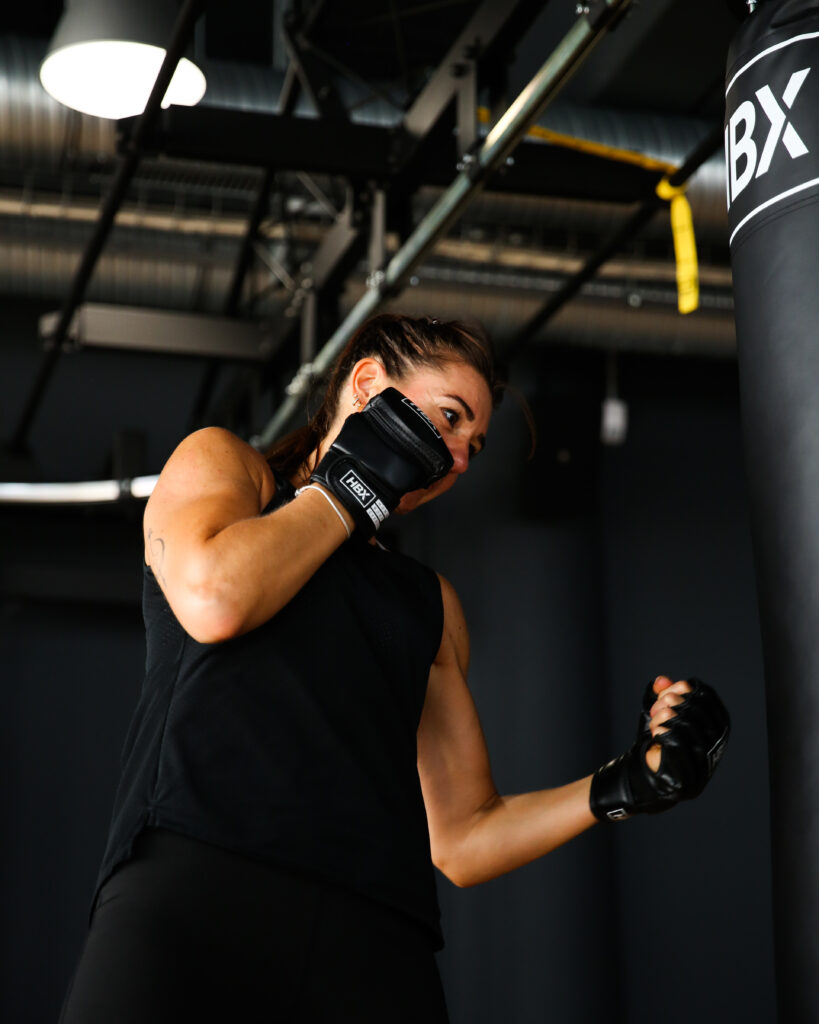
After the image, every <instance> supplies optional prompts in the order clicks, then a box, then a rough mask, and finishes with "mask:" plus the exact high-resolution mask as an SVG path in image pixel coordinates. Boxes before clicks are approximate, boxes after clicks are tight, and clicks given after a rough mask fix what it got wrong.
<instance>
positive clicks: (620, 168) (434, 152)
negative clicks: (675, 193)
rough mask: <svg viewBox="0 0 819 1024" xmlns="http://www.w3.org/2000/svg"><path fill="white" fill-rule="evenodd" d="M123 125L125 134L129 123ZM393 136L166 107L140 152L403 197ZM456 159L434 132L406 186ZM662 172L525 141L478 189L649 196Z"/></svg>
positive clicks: (450, 140) (428, 178)
mask: <svg viewBox="0 0 819 1024" xmlns="http://www.w3.org/2000/svg"><path fill="white" fill-rule="evenodd" d="M122 130H123V131H124V133H125V134H124V136H123V137H124V138H127V132H128V126H127V125H124V126H123V129H122ZM400 138H401V135H400V128H398V127H396V128H384V127H380V126H378V125H364V124H352V123H349V122H346V123H345V122H334V121H332V120H325V119H321V118H308V117H291V116H280V115H277V114H265V113H258V112H251V111H231V110H224V109H221V108H217V107H210V108H208V107H171V108H170V109H168V110H165V111H163V112H162V115H161V118H160V121H159V122H158V124H157V126H156V127H155V128H154V130H153V131H152V132H151V134H150V136H149V138H148V139H147V142H146V150H147V152H149V153H151V154H163V155H165V156H167V157H171V158H181V159H191V160H193V159H195V160H206V161H214V162H218V163H227V164H239V165H244V166H247V165H251V166H258V167H271V168H273V169H274V170H276V171H306V172H307V173H308V174H329V175H338V176H340V177H345V178H348V179H350V180H352V181H368V180H374V181H380V182H385V183H387V184H388V186H389V190H390V193H391V194H395V193H399V194H400V195H405V194H406V192H407V189H405V188H404V187H403V183H404V182H405V181H406V178H405V176H404V174H403V172H402V171H401V166H400ZM457 163H458V147H457V140H456V139H455V137H454V136H453V135H452V133H451V132H450V131H440V132H436V133H435V145H430V146H428V147H425V154H424V160H423V161H422V163H421V164H419V173H420V177H419V178H418V179H417V180H415V181H414V182H413V183H412V189H411V190H410V191H414V190H415V189H416V188H417V187H418V186H420V185H434V186H439V187H445V186H447V185H449V184H450V182H451V181H452V177H453V173H454V171H455V168H456V164H457ZM661 176H662V175H661V172H658V171H655V170H647V169H645V168H643V167H639V166H636V165H634V164H628V163H619V162H617V161H614V160H608V159H606V158H604V157H599V156H594V155H592V154H589V153H583V152H579V151H575V150H571V149H565V148H563V147H561V146H553V145H548V144H545V143H543V142H538V141H535V140H528V141H524V142H522V143H521V144H520V145H519V146H518V148H517V149H516V151H515V159H514V164H510V165H507V166H504V168H503V169H502V170H501V171H500V172H499V173H497V174H495V175H494V176H493V177H492V178H491V179H490V180H489V182H488V183H487V185H486V186H485V187H486V189H487V190H488V191H490V192H493V191H494V192H506V193H516V194H519V195H537V196H556V197H561V198H575V199H589V200H600V201H607V202H623V203H631V202H636V201H638V200H639V199H641V198H642V197H643V196H645V195H647V194H648V193H650V192H651V191H652V190H653V188H654V186H655V185H656V184H657V181H658V180H659V178H660V177H661Z"/></svg>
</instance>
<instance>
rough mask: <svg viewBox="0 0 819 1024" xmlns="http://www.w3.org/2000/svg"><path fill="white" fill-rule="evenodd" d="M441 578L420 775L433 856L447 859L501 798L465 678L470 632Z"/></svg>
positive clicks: (440, 864) (421, 734) (420, 741)
mask: <svg viewBox="0 0 819 1024" xmlns="http://www.w3.org/2000/svg"><path fill="white" fill-rule="evenodd" d="M440 579H441V596H442V598H443V603H444V628H443V634H442V638H441V647H440V650H439V652H438V655H437V657H436V659H435V662H434V663H433V665H432V668H431V670H430V675H429V683H428V686H427V695H426V699H425V701H424V709H423V712H422V715H421V722H420V725H419V728H418V774H419V777H420V779H421V788H422V791H423V794H424V804H425V806H426V810H427V820H428V822H429V829H430V841H431V844H432V850H433V860H434V861H435V863H436V864H437V865H438V867H440V868H441V869H442V870H444V871H445V872H446V860H447V857H448V855H449V854H450V853H451V851H452V849H453V847H454V846H455V845H457V843H458V841H459V839H460V838H461V837H462V836H463V834H464V831H465V830H466V831H468V829H469V826H470V824H471V822H472V820H473V817H474V815H476V814H477V812H479V811H480V810H481V808H483V807H485V805H486V804H487V803H488V802H489V801H491V800H492V799H493V797H495V796H496V793H497V791H496V789H495V784H494V782H493V780H492V772H491V766H490V763H489V754H488V752H487V749H486V741H485V739H484V735H483V729H482V728H481V723H480V719H479V718H478V712H477V708H476V707H475V702H474V700H473V699H472V694H471V693H470V692H469V687H468V686H467V682H466V675H467V669H468V666H469V634H468V631H467V627H466V621H465V619H464V614H463V610H462V608H461V604H460V601H459V600H458V595H457V594H456V592H455V589H454V588H453V587H452V584H450V583H449V581H448V580H446V579H444V578H443V577H441V578H440Z"/></svg>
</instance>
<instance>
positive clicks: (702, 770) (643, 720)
mask: <svg viewBox="0 0 819 1024" xmlns="http://www.w3.org/2000/svg"><path fill="white" fill-rule="evenodd" d="M688 682H689V684H690V686H691V692H690V693H687V694H685V696H684V697H683V700H682V702H681V703H680V704H675V705H674V717H673V718H671V719H669V720H668V721H667V722H664V723H663V728H664V729H665V730H666V732H663V733H658V734H657V735H656V736H654V737H652V736H651V732H650V729H649V721H650V709H651V707H652V705H653V704H654V702H655V701H656V700H657V698H658V696H660V695H659V694H657V693H655V692H654V687H653V684H651V683H650V684H649V686H648V688H647V690H646V692H645V694H644V696H643V705H642V711H641V713H640V719H639V723H638V728H637V740H636V741H635V743H634V745H633V746H632V747H631V749H630V750H629V751H627V752H626V753H625V754H622V755H621V756H620V757H618V758H615V760H613V761H610V762H609V763H608V764H606V765H603V767H602V768H600V769H599V770H598V771H597V772H596V773H595V775H594V777H593V779H592V786H591V794H590V798H589V804H590V807H591V811H592V814H594V816H595V817H596V818H597V819H598V820H600V821H622V820H624V819H625V818H630V817H631V816H632V815H633V814H641V813H644V814H657V813H659V812H660V811H665V810H668V808H669V807H673V806H674V805H675V804H676V803H677V802H678V801H679V800H690V799H692V798H693V797H695V796H698V795H699V794H700V793H701V792H702V791H703V789H704V788H705V786H706V783H707V782H708V780H709V779H710V778H711V776H712V775H713V774H714V771H715V769H716V767H717V764H718V763H719V761H720V758H721V757H722V754H723V751H724V749H725V744H726V743H727V742H728V735H729V733H730V728H731V725H730V718H729V716H728V711H727V710H726V708H725V705H724V704H723V703H722V701H721V700H720V698H719V697H718V696H717V694H716V692H715V691H714V690H713V689H712V688H711V687H710V686H707V685H706V684H705V683H703V682H701V681H700V680H699V679H689V680H688ZM655 743H656V744H658V745H659V747H660V751H661V757H660V766H659V768H658V770H657V771H656V772H653V771H652V770H651V768H649V766H648V764H647V763H646V752H647V751H648V749H649V747H651V746H653V745H654V744H655Z"/></svg>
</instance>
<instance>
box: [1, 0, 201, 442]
mask: <svg viewBox="0 0 819 1024" xmlns="http://www.w3.org/2000/svg"><path fill="white" fill-rule="evenodd" d="M203 6H204V0H185V4H184V6H183V7H182V9H181V11H180V12H179V15H178V17H177V20H176V23H175V24H174V29H173V34H172V37H171V40H170V42H169V44H168V49H167V51H166V53H165V59H164V60H163V61H162V66H161V67H160V69H159V73H158V75H157V77H156V82H155V83H154V87H153V89H152V90H151V95H150V96H149V98H148V102H147V103H146V105H145V110H144V111H143V112H142V114H141V115H140V116H139V118H137V120H136V123H135V125H134V130H133V134H132V136H131V138H130V142H129V146H128V148H127V150H126V152H125V155H124V156H123V159H122V161H121V163H120V165H119V169H118V171H117V175H116V178H115V179H114V181H113V183H112V185H111V190H110V192H109V193H108V195H107V197H106V199H105V202H104V204H103V206H102V210H101V211H100V216H99V220H98V221H97V224H96V227H95V229H94V233H93V235H92V236H91V238H90V239H89V242H88V245H87V246H86V249H85V252H84V253H83V256H82V260H81V261H80V265H79V267H78V268H77V272H76V274H75V276H74V280H73V282H72V285H71V290H70V291H69V293H68V297H67V298H66V301H65V304H64V305H63V308H62V311H61V313H60V318H59V321H58V322H57V325H56V327H55V330H54V334H53V335H52V337H51V339H50V340H51V348H50V349H49V351H47V352H46V354H45V356H44V358H43V361H42V363H41V364H40V369H39V371H38V373H37V377H36V379H35V381H34V385H33V387H32V389H31V391H30V393H29V396H28V399H27V400H26V403H25V405H24V407H23V412H22V414H21V416H20V419H19V420H18V423H17V427H16V429H15V431H14V434H13V435H12V438H11V443H10V448H11V450H12V451H14V452H18V453H19V452H23V451H25V448H26V441H27V439H28V434H29V430H30V429H31V425H32V423H33V422H34V417H35V416H36V414H37V410H38V408H39V406H40V403H41V402H42V400H43V397H44V395H45V392H46V388H47V387H48V384H49V381H50V380H51V377H52V374H53V373H54V370H55V368H56V366H57V362H58V361H59V358H60V354H61V352H62V345H63V342H64V341H65V339H66V337H67V335H68V329H69V327H70V325H71V321H72V319H73V317H74V312H75V310H76V309H77V307H78V306H79V304H80V303H81V302H82V300H83V296H84V295H85V290H86V288H87V287H88V282H89V281H90V280H91V276H92V275H93V273H94V269H95V267H96V265H97V261H98V260H99V258H100V255H101V253H102V250H103V249H104V247H105V243H106V242H107V240H108V236H109V234H110V233H111V228H112V227H113V226H114V220H115V218H116V215H117V211H118V210H119V208H120V206H121V205H122V202H123V200H124V199H125V195H126V193H127V191H128V186H129V185H130V183H131V179H132V178H133V176H134V172H135V171H136V169H137V166H138V165H139V161H140V159H141V156H142V146H143V142H144V139H145V137H146V135H147V134H148V131H149V129H150V128H151V126H152V125H153V122H154V121H155V119H156V117H157V115H158V114H159V111H160V107H161V104H162V100H163V99H164V98H165V93H166V92H167V91H168V86H169V85H170V83H171V79H172V78H173V75H174V72H175V71H176V66H177V64H178V63H179V61H180V59H181V57H182V56H183V54H184V52H185V50H186V49H187V47H188V44H189V43H190V40H191V38H192V35H193V28H194V25H195V23H196V21H197V19H198V18H199V15H200V14H201V12H202V8H203Z"/></svg>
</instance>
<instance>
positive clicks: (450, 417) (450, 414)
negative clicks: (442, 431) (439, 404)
mask: <svg viewBox="0 0 819 1024" xmlns="http://www.w3.org/2000/svg"><path fill="white" fill-rule="evenodd" d="M441 412H442V413H443V414H444V418H445V419H446V421H447V423H448V424H449V425H450V427H454V426H456V425H457V423H458V420H459V419H460V418H461V414H460V413H459V412H458V410H457V409H442V410H441Z"/></svg>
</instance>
